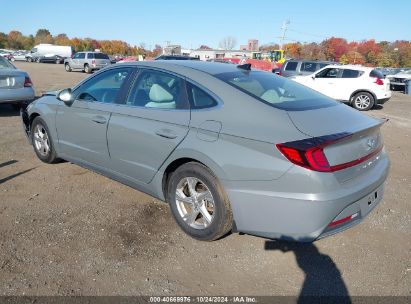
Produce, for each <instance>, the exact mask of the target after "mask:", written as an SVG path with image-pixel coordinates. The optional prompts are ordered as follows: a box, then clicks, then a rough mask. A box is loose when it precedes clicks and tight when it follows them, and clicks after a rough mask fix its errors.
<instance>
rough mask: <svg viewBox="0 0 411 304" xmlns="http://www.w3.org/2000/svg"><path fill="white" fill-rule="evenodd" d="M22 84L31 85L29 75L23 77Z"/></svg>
mask: <svg viewBox="0 0 411 304" xmlns="http://www.w3.org/2000/svg"><path fill="white" fill-rule="evenodd" d="M24 86H25V87H32V86H33V83H32V82H31V79H30V77H27V76H26V77H25V78H24Z"/></svg>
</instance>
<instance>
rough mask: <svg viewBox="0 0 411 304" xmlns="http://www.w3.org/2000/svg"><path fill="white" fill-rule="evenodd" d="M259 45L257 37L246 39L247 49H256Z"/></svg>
mask: <svg viewBox="0 0 411 304" xmlns="http://www.w3.org/2000/svg"><path fill="white" fill-rule="evenodd" d="M258 49H259V45H258V40H257V39H248V49H247V50H248V51H258Z"/></svg>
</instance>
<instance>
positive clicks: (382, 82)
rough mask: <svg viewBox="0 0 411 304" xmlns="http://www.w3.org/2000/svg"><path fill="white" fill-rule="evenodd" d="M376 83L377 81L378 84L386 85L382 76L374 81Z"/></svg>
mask: <svg viewBox="0 0 411 304" xmlns="http://www.w3.org/2000/svg"><path fill="white" fill-rule="evenodd" d="M374 83H376V84H377V85H384V81H382V79H381V78H376V80H375V81H374Z"/></svg>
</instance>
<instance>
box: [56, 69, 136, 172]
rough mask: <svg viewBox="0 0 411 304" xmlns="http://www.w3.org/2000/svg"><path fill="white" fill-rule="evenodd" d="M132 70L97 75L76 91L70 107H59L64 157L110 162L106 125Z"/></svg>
mask: <svg viewBox="0 0 411 304" xmlns="http://www.w3.org/2000/svg"><path fill="white" fill-rule="evenodd" d="M131 72H132V69H131V68H129V67H124V68H115V69H110V70H107V71H105V72H102V73H99V74H96V75H95V76H94V77H92V78H91V79H89V80H88V81H86V82H85V83H83V84H82V85H81V86H79V87H78V88H76V89H75V90H74V91H73V98H74V102H73V103H72V104H71V105H70V106H67V105H65V104H62V105H61V106H59V108H58V110H57V116H56V126H57V134H58V144H59V149H60V153H61V154H62V156H66V157H67V158H69V159H70V158H73V159H77V160H79V161H82V162H86V163H89V164H94V165H98V166H100V167H106V166H108V165H109V153H108V149H107V137H106V133H107V126H108V123H109V121H110V116H111V110H112V107H113V104H114V102H115V101H116V99H117V98H118V97H119V96H120V92H121V90H122V89H123V86H124V84H125V82H126V79H128V77H129V76H130V75H131Z"/></svg>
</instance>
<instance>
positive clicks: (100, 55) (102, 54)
mask: <svg viewBox="0 0 411 304" xmlns="http://www.w3.org/2000/svg"><path fill="white" fill-rule="evenodd" d="M94 58H95V59H110V58H108V55H107V54H104V53H94Z"/></svg>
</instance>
